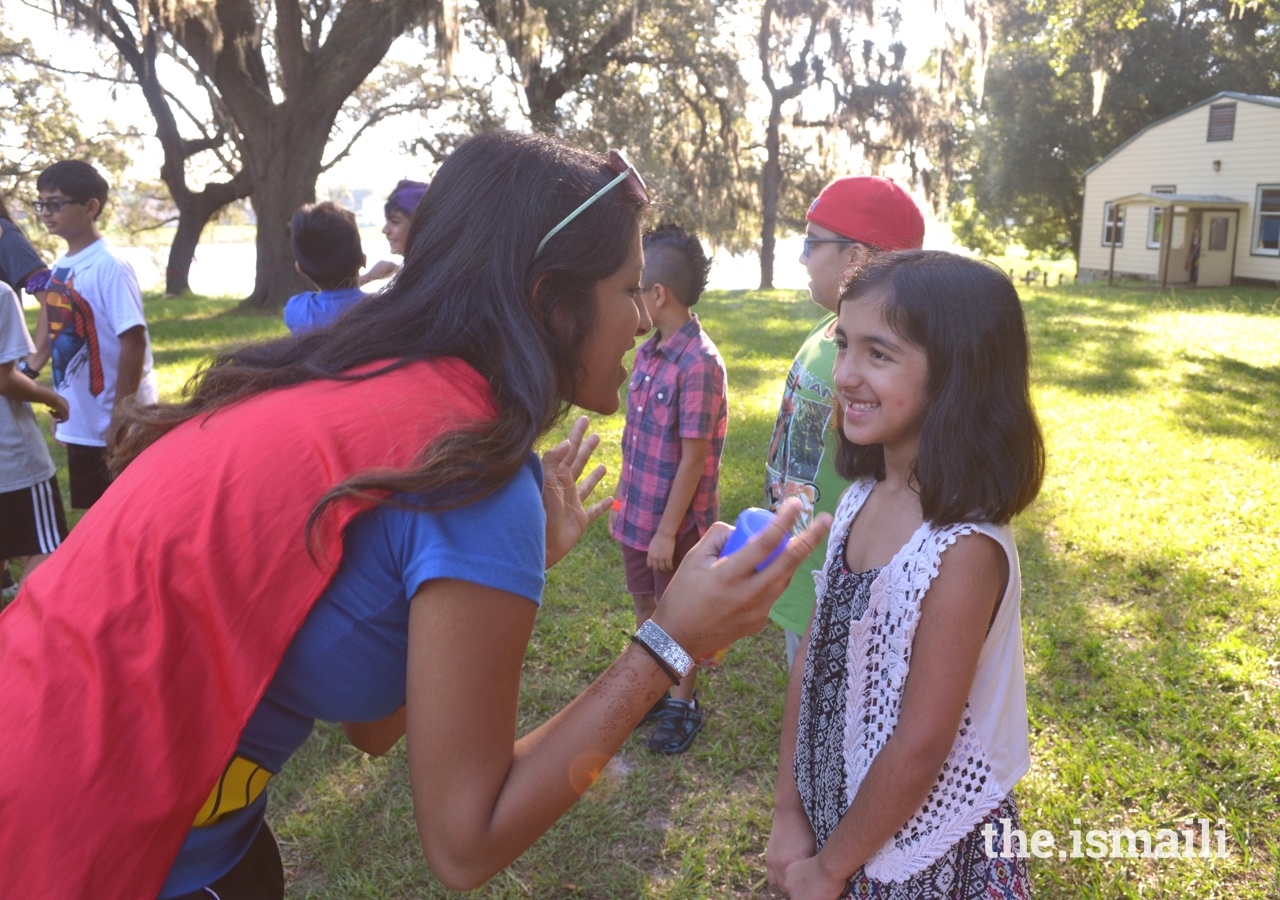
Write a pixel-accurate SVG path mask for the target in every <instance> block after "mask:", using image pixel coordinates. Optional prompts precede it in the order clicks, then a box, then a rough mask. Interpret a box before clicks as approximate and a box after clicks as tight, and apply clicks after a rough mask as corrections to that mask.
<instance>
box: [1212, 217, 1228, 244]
mask: <svg viewBox="0 0 1280 900" xmlns="http://www.w3.org/2000/svg"><path fill="white" fill-rule="evenodd" d="M1230 229H1231V220H1230V219H1228V218H1227V217H1226V216H1214V217H1212V218H1211V219H1209V249H1210V250H1213V251H1215V252H1221V251H1223V250H1226V249H1227V232H1228V231H1230Z"/></svg>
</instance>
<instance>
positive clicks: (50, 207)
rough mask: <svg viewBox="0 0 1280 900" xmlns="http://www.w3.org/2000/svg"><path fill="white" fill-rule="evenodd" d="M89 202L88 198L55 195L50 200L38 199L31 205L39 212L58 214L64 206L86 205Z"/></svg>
mask: <svg viewBox="0 0 1280 900" xmlns="http://www.w3.org/2000/svg"><path fill="white" fill-rule="evenodd" d="M88 202H89V201H88V200H62V199H59V198H58V197H53V198H52V199H49V200H36V201H35V202H33V203H32V204H31V206H32V208H33V209H35V211H36V212H38V213H42V212H45V211H48V212H51V213H55V214H56V213H60V212H62V207H64V206H84V205H85V204H86V203H88Z"/></svg>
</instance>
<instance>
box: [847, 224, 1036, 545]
mask: <svg viewBox="0 0 1280 900" xmlns="http://www.w3.org/2000/svg"><path fill="white" fill-rule="evenodd" d="M868 297H874V298H875V300H877V301H878V302H879V303H881V304H882V306H881V309H882V310H883V314H884V318H885V322H886V324H887V325H888V326H889V327H890V328H891V329H892V330H893V331H894V333H895V334H897V335H898V336H899V337H901V338H903V339H905V340H907V341H910V342H911V343H912V344H915V345H916V346H917V347H920V348H922V349H923V350H924V352H925V358H926V360H927V362H928V381H927V385H926V391H927V394H928V400H929V409H928V412H927V413H926V414H925V420H924V425H923V427H922V429H921V432H920V443H919V450H918V453H917V455H916V462H915V468H914V471H913V473H912V482H913V484H914V485H915V487H916V489H917V490H918V492H919V494H920V507H921V509H922V511H923V512H924V517H925V519H926V520H928V521H930V522H932V523H934V524H935V525H950V524H953V523H957V522H995V523H1004V522H1008V521H1009V520H1010V519H1011V518H1013V517H1014V516H1015V515H1017V514H1018V513H1019V512H1021V511H1022V510H1023V509H1025V508H1026V507H1027V505H1028V504H1029V503H1031V501H1032V500H1034V499H1035V498H1036V495H1037V494H1038V493H1039V492H1040V484H1041V482H1042V481H1043V480H1044V465H1045V457H1044V439H1043V437H1041V434H1040V424H1039V422H1037V420H1036V414H1035V410H1034V409H1033V408H1032V405H1031V387H1030V373H1029V367H1030V356H1031V354H1030V349H1029V346H1028V341H1027V327H1026V321H1025V319H1024V318H1023V314H1022V304H1021V302H1019V300H1018V292H1017V290H1016V289H1015V288H1014V286H1013V283H1012V282H1011V281H1010V280H1009V278H1008V276H1006V275H1005V274H1004V273H1003V272H1002V271H1000V270H999V269H997V268H995V267H994V266H989V265H986V264H984V263H980V262H977V261H975V260H972V259H968V258H966V257H963V256H957V255H956V254H954V253H943V252H941V251H937V250H902V251H897V252H892V253H882V254H879V255H877V256H876V257H875V258H874V259H873V260H872V261H871V263H870V264H868V265H867V267H866V268H865V269H863V270H862V271H860V272H859V273H858V274H857V275H856V277H855V278H854V279H853V280H852V281H851V282H850V283H849V284H847V285H846V286H845V289H844V291H843V292H842V294H841V295H840V302H841V303H855V302H858V301H859V300H862V299H865V298H868ZM836 409H837V416H836V422H837V429H838V430H837V440H838V442H839V451H838V453H837V455H836V471H837V472H839V473H840V475H841V476H842V477H844V478H847V479H849V480H851V481H852V480H855V479H859V478H865V477H867V476H871V477H874V478H877V479H879V478H884V477H885V469H884V447H883V446H881V445H880V444H870V445H866V446H859V445H857V444H854V443H852V442H850V441H849V440H848V438H846V437H845V436H844V429H843V424H844V423H843V416H842V415H840V413H839V411H840V407H839V404H837V406H836Z"/></svg>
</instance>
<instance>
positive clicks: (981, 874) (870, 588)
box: [766, 250, 1044, 900]
mask: <svg viewBox="0 0 1280 900" xmlns="http://www.w3.org/2000/svg"><path fill="white" fill-rule="evenodd" d="M836 346H837V354H836V365H835V372H834V382H835V389H836V400H837V405H836V413H837V415H836V424H837V428H838V436H839V444H840V447H839V455H838V458H837V462H836V466H837V470H838V471H839V472H840V474H841V475H842V476H843V477H844V478H846V479H849V480H851V481H852V482H853V484H852V485H851V486H850V487H849V489H848V490H847V491H845V493H844V495H843V496H842V497H841V499H840V503H839V506H838V508H837V511H836V518H835V522H834V524H833V525H832V528H831V533H830V537H829V541H828V546H827V560H826V565H825V566H824V568H823V570H822V574H821V575H820V576H819V578H818V579H817V581H818V586H817V590H818V604H817V608H816V609H815V611H814V615H813V620H812V622H811V624H810V627H809V631H808V633H806V635H805V636H804V638H803V639H802V640H801V644H800V658H799V661H800V663H801V664H798V665H796V666H795V667H794V668H793V669H792V674H791V680H790V682H789V684H788V687H787V701H786V709H785V712H784V715H783V733H782V744H781V748H780V753H779V765H778V782H777V789H776V792H775V798H774V815H773V831H772V834H771V835H770V838H769V849H768V854H767V858H766V862H767V865H768V873H769V881H770V882H771V883H772V884H774V885H776V886H778V887H780V888H782V889H783V890H784V891H785V892H786V894H787V896H788V897H791V898H792V900H801V898H822V900H830V898H833V897H845V896H852V897H863V896H874V897H882V898H908V897H910V898H917V897H939V898H948V900H977V898H983V900H988V898H993V897H1000V898H1023V897H1026V896H1028V895H1029V883H1028V880H1027V871H1026V863H1025V860H1021V859H1000V858H989V857H988V855H987V852H986V847H987V846H989V845H988V843H987V841H988V839H990V837H991V833H992V832H993V831H994V833H995V835H996V837H995V838H994V840H995V841H996V842H997V843H995V844H994V846H1000V843H999V842H1001V841H1003V840H1004V839H1005V837H1004V835H1005V832H1006V829H1008V828H1010V827H1011V828H1020V827H1021V825H1020V822H1019V818H1018V812H1017V807H1016V805H1015V803H1014V798H1013V794H1012V789H1013V786H1014V784H1016V783H1017V781H1018V779H1020V778H1021V777H1022V776H1023V775H1024V774H1025V773H1026V771H1027V769H1028V767H1029V765H1030V752H1029V746H1028V735H1027V707H1026V684H1025V676H1024V673H1023V659H1022V633H1021V621H1020V611H1019V606H1020V595H1021V580H1020V576H1019V571H1018V553H1017V549H1016V548H1015V546H1014V541H1013V532H1012V531H1011V530H1010V528H1009V520H1010V519H1011V518H1012V517H1013V516H1014V515H1016V514H1017V513H1019V512H1020V511H1021V510H1023V509H1024V508H1025V507H1026V506H1027V505H1028V504H1029V503H1031V501H1032V500H1033V499H1035V496H1036V494H1037V493H1038V492H1039V489H1040V483H1041V480H1042V478H1043V474H1044V444H1043V441H1042V438H1041V435H1040V428H1039V425H1038V423H1037V421H1036V416H1035V412H1034V411H1033V409H1032V406H1031V397H1030V390H1029V375H1028V364H1029V350H1028V344H1027V333H1026V325H1025V322H1024V320H1023V315H1022V307H1021V305H1020V303H1019V301H1018V295H1017V292H1016V291H1015V290H1014V287H1013V284H1012V283H1011V282H1010V281H1009V279H1008V278H1007V277H1006V276H1005V275H1004V274H1003V273H1002V272H1000V271H999V270H997V269H995V268H992V267H990V266H987V265H985V264H982V263H978V262H975V261H973V260H969V259H966V258H964V257H960V256H956V255H954V254H949V253H941V252H935V251H922V250H914V251H903V252H898V253H889V254H884V255H882V256H880V257H878V258H877V259H876V260H874V261H873V262H872V263H871V264H870V266H869V267H868V268H867V269H866V270H865V271H864V272H863V273H862V274H861V275H860V276H859V277H858V278H857V279H856V280H855V281H853V282H852V283H851V284H850V285H849V286H848V287H847V288H846V289H845V291H844V293H843V295H842V296H841V299H840V306H839V317H838V326H837V329H836Z"/></svg>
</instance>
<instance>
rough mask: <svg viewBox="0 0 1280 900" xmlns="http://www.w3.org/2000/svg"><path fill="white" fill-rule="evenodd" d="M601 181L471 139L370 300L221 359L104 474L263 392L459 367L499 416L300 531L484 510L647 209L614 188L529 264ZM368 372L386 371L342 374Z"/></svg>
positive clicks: (532, 435)
mask: <svg viewBox="0 0 1280 900" xmlns="http://www.w3.org/2000/svg"><path fill="white" fill-rule="evenodd" d="M612 177H613V175H612V173H610V172H609V171H608V169H607V168H606V160H605V159H604V157H601V156H597V155H595V154H592V153H588V152H586V151H582V150H578V149H575V148H573V147H570V146H568V145H566V144H564V143H562V142H560V141H557V140H555V139H553V138H549V137H545V136H542V135H535V134H523V133H514V132H493V133H488V134H483V135H479V136H477V137H474V138H471V139H470V140H468V141H467V142H465V143H464V144H462V145H461V146H460V147H458V149H457V150H455V151H454V152H453V154H452V155H451V156H450V157H449V158H448V159H447V160H445V162H444V164H443V165H442V166H441V167H440V170H439V172H438V174H437V175H436V177H435V178H434V179H433V180H432V182H431V186H430V188H429V189H428V191H427V193H426V194H425V195H424V197H423V199H422V202H421V203H420V204H419V205H418V208H417V210H416V212H415V214H414V217H413V224H412V226H411V229H410V236H409V244H408V248H407V249H406V252H405V262H404V268H403V269H402V270H401V272H400V274H399V275H397V276H396V278H395V280H394V281H392V283H391V284H390V285H388V286H387V288H386V289H385V290H384V291H383V292H382V293H381V294H379V295H377V296H375V297H372V298H369V299H367V300H365V301H362V302H361V303H358V304H356V305H355V306H354V307H352V309H351V310H350V312H349V313H348V314H346V315H345V316H343V317H342V318H340V319H339V320H338V321H336V322H335V323H333V324H332V325H330V326H328V327H325V328H320V329H316V330H314V331H310V332H306V333H304V334H302V335H299V336H296V337H288V338H281V339H278V340H273V341H269V342H266V343H261V344H256V345H252V346H248V347H244V348H241V349H239V350H233V351H231V352H228V353H225V354H223V355H221V356H219V357H217V358H216V359H214V360H213V361H212V362H211V363H210V364H209V365H208V366H206V367H205V368H203V369H202V370H201V371H199V372H198V373H197V374H196V375H195V376H194V377H193V378H192V379H191V381H190V382H189V383H188V384H187V386H186V388H185V390H184V399H183V401H182V402H181V403H177V404H161V405H158V406H152V407H146V408H135V409H133V410H132V411H131V413H130V424H129V425H128V427H127V428H126V429H122V435H121V436H120V437H119V438H117V442H116V444H115V446H114V448H113V457H112V464H113V467H114V468H115V469H116V470H117V471H118V470H119V469H121V468H123V467H124V466H125V465H127V464H128V463H129V461H130V460H132V459H133V458H135V457H136V456H137V455H138V454H139V453H140V452H142V450H144V449H145V448H146V447H147V446H149V445H150V444H151V443H152V442H154V441H155V440H156V439H158V438H159V437H161V436H162V435H163V434H164V433H165V432H167V431H168V430H169V429H171V428H173V427H175V426H177V425H179V424H181V423H182V422H185V421H187V420H188V419H191V418H193V417H196V416H201V415H206V414H209V413H213V412H216V411H217V410H219V409H221V408H223V407H226V406H228V405H230V404H233V403H236V402H239V401H241V400H244V399H245V398H247V397H251V396H253V395H255V394H259V393H262V392H263V391H268V390H273V389H276V388H281V387H286V386H289V385H295V384H300V383H303V382H307V381H312V380H315V379H344V378H348V379H360V378H371V377H376V375H378V374H381V373H383V372H386V371H389V370H390V369H393V368H398V367H400V366H403V365H405V364H407V363H409V362H411V361H414V360H421V359H427V358H430V357H436V356H454V357H457V358H459V359H462V360H463V361H465V362H467V363H468V364H470V365H471V366H472V367H473V368H475V369H476V371H478V372H479V373H480V374H481V375H483V376H484V377H485V378H486V379H487V380H488V382H489V385H490V387H491V389H492V391H493V397H494V401H495V403H496V405H497V407H498V414H497V417H496V418H495V419H494V420H493V421H492V422H490V423H487V424H485V425H483V426H479V427H478V428H473V429H464V430H460V431H456V432H452V433H450V434H446V435H443V436H442V437H441V438H440V439H439V440H437V441H435V442H434V443H433V444H432V446H431V447H429V448H427V449H426V452H425V453H423V454H421V455H420V457H419V459H418V461H417V464H416V465H415V467H414V468H412V469H410V470H408V471H404V472H397V473H391V474H388V473H385V472H377V473H366V474H356V475H355V476H353V477H351V478H349V479H347V480H346V481H344V482H343V483H342V484H339V485H338V486H337V487H335V488H333V489H332V490H331V491H329V493H327V494H326V495H325V496H324V497H323V498H321V499H320V501H319V503H318V504H317V505H316V507H315V509H314V510H313V512H312V517H311V523H310V524H311V525H314V524H315V522H316V520H317V518H318V517H319V515H320V514H321V513H322V512H323V511H324V509H325V507H327V505H328V504H329V503H331V502H332V501H334V500H336V499H338V498H339V497H343V496H352V495H356V496H361V497H371V496H376V495H375V494H374V493H373V492H390V493H399V492H408V493H415V494H420V495H424V496H425V497H427V498H428V500H429V505H430V506H432V508H437V509H443V508H448V507H451V506H458V505H460V504H462V503H465V502H469V501H471V500H474V499H477V498H479V497H482V496H484V495H485V494H487V493H488V492H490V491H492V490H493V489H494V488H496V487H497V486H498V485H500V484H502V483H503V482H504V481H506V480H507V479H508V478H510V477H511V476H512V475H514V474H515V472H516V471H517V470H518V469H519V468H520V466H521V465H522V464H523V462H524V460H525V458H526V457H527V455H528V453H529V451H530V449H531V448H532V447H533V445H534V444H535V442H536V441H537V440H538V438H539V437H541V436H542V435H543V434H544V433H545V432H547V431H548V430H549V429H550V428H551V427H552V426H554V425H555V423H556V422H557V421H558V420H559V419H560V418H561V417H563V415H564V414H565V412H566V411H567V408H568V403H569V402H571V401H572V400H573V398H574V394H575V391H576V389H577V385H578V383H579V379H580V377H581V373H582V371H583V369H582V365H581V362H580V357H581V350H582V345H583V342H584V339H585V338H586V337H587V335H588V333H589V332H590V330H591V327H592V324H593V322H594V310H595V303H594V299H595V284H596V282H598V281H601V280H603V279H604V278H606V277H608V276H609V275H612V274H613V273H615V272H616V271H617V270H619V269H620V268H622V266H623V265H624V264H625V262H626V260H627V258H628V256H629V255H630V253H631V252H632V250H633V249H634V247H635V246H636V241H637V238H638V235H639V226H640V220H641V217H642V215H643V213H644V210H645V208H646V205H647V201H644V200H642V199H641V198H640V197H638V196H636V195H635V194H634V193H632V192H631V191H628V190H623V189H615V190H611V191H609V192H608V193H606V194H605V195H604V196H602V197H601V198H600V199H599V200H598V201H596V202H595V203H593V204H592V205H591V206H590V207H588V208H587V209H586V210H585V211H583V213H582V214H581V215H579V216H578V217H577V218H575V219H574V220H573V221H572V222H571V223H570V224H569V225H568V226H566V227H565V228H564V229H563V230H561V231H560V232H559V233H558V234H557V235H556V237H555V238H554V239H553V240H551V241H550V242H549V243H548V245H547V247H546V249H545V250H544V251H543V252H542V253H541V254H538V256H537V258H536V259H535V257H534V251H535V250H536V248H537V246H538V243H539V241H541V240H542V238H543V236H544V235H545V234H546V233H547V232H548V231H550V230H551V229H552V228H553V227H554V226H555V225H556V224H557V223H558V222H559V221H560V220H561V219H562V218H563V217H564V216H566V215H568V213H569V212H571V211H572V210H573V209H574V208H575V207H576V206H577V205H578V204H580V203H581V202H582V201H583V200H585V199H586V198H587V197H589V196H590V195H591V194H593V193H594V192H595V191H597V190H598V189H599V188H601V187H603V186H604V185H605V184H606V183H607V182H608V180H610V179H611V178H612ZM377 361H386V362H387V365H386V366H379V367H376V371H373V372H365V373H362V374H360V375H351V374H345V373H348V370H350V369H352V368H353V367H355V366H360V365H364V364H367V363H372V362H377Z"/></svg>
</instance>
